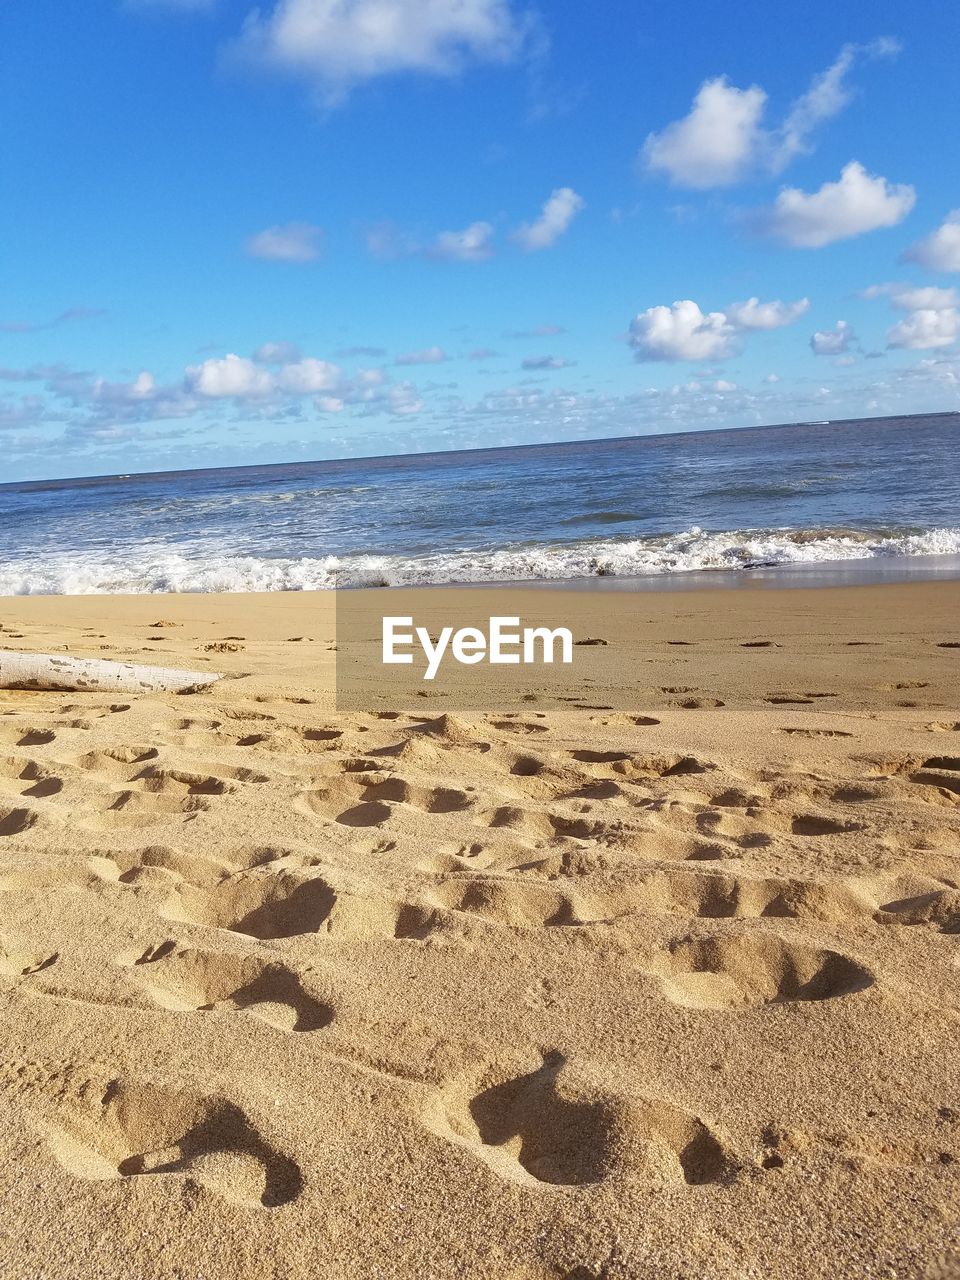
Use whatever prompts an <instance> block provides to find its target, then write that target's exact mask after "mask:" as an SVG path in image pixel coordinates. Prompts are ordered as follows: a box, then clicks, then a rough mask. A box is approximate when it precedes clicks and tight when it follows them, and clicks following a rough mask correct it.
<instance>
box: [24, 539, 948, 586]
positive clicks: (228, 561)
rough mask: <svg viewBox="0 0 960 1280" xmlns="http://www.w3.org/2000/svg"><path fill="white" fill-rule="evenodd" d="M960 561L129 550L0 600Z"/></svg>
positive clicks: (723, 553)
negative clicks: (117, 557)
mask: <svg viewBox="0 0 960 1280" xmlns="http://www.w3.org/2000/svg"><path fill="white" fill-rule="evenodd" d="M958 554H960V528H938V529H927V530H917V529H910V530H902V529H901V530H897V529H889V530H880V531H878V530H872V531H865V530H857V529H842V528H841V529H760V530H730V531H725V532H708V531H705V530H703V529H700V528H696V527H695V528H692V529H688V530H686V531H685V532H683V533H675V534H668V535H663V536H660V537H651V538H636V539H623V540H614V539H606V540H605V539H591V540H585V541H581V542H572V543H565V544H546V543H536V544H512V545H509V546H505V547H500V548H497V549H494V550H455V551H443V552H439V551H438V552H435V553H431V554H426V555H417V556H400V555H374V554H351V555H344V556H322V557H309V556H300V557H293V556H291V557H272V558H267V557H258V556H250V555H214V554H197V555H192V556H185V555H183V554H180V553H174V552H167V551H159V550H158V549H157V548H156V547H149V548H139V549H137V548H131V550H130V553H129V555H128V557H127V558H126V559H125V560H122V561H120V560H110V561H108V560H105V559H97V558H94V557H92V556H90V555H89V553H87V554H86V555H85V556H84V557H78V556H76V555H60V556H44V557H42V558H39V557H38V558H36V559H30V560H22V561H20V562H15V563H6V564H0V595H3V596H15V595H120V594H123V595H150V594H162V593H165V592H219V591H318V590H319V591H323V590H330V589H332V588H335V587H355V586H427V585H431V586H432V585H439V584H443V583H483V582H542V581H560V580H573V579H577V578H594V577H620V578H637V577H646V576H648V575H658V574H676V573H692V572H696V571H698V570H699V571H704V570H737V569H748V568H757V567H768V566H769V567H773V566H778V565H799V564H829V563H831V562H834V563H835V562H841V561H851V560H872V559H878V558H895V557H910V556H931V555H933V556H935V555H958Z"/></svg>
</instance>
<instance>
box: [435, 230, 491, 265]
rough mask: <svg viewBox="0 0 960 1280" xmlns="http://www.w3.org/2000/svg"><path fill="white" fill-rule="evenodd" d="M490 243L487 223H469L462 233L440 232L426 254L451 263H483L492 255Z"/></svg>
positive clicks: (489, 231)
mask: <svg viewBox="0 0 960 1280" xmlns="http://www.w3.org/2000/svg"><path fill="white" fill-rule="evenodd" d="M492 241H493V227H492V226H491V224H490V223H489V222H471V224H470V226H469V227H465V228H464V229H463V231H441V232H440V234H439V235H438V236H437V238H436V240H434V242H433V245H432V246H431V248H430V249H429V250H428V254H429V256H430V257H432V258H443V259H445V260H448V261H453V262H483V261H485V260H486V259H487V258H489V257H491V255H492V254H493V244H492Z"/></svg>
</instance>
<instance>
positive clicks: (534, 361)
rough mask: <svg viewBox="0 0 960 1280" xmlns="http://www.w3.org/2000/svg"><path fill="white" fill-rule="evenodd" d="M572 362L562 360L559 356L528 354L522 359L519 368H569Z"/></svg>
mask: <svg viewBox="0 0 960 1280" xmlns="http://www.w3.org/2000/svg"><path fill="white" fill-rule="evenodd" d="M573 363H574V362H573V361H572V360H564V359H562V358H561V357H560V356H528V357H527V359H526V360H524V361H522V363H521V365H520V368H521V369H569V368H570V366H571V365H572V364H573Z"/></svg>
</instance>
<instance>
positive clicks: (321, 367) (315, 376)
mask: <svg viewBox="0 0 960 1280" xmlns="http://www.w3.org/2000/svg"><path fill="white" fill-rule="evenodd" d="M339 383H340V370H339V369H338V368H337V366H336V365H335V364H329V363H328V362H327V361H326V360H316V359H314V358H313V357H312V356H305V357H303V359H301V360H297V361H295V362H294V363H293V364H285V365H284V366H283V367H282V368H281V370H280V372H279V373H278V374H277V376H276V385H277V389H278V390H279V391H286V392H290V393H291V394H293V395H314V394H316V393H317V392H320V391H332V390H333V389H334V388H335V387H337V386H338V385H339Z"/></svg>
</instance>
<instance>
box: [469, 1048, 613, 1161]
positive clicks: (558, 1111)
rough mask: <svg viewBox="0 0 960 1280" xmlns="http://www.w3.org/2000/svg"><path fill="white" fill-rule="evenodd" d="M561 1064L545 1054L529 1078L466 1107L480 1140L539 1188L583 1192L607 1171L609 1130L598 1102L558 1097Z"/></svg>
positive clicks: (500, 1087) (606, 1110)
mask: <svg viewBox="0 0 960 1280" xmlns="http://www.w3.org/2000/svg"><path fill="white" fill-rule="evenodd" d="M565 1061H566V1060H565V1059H564V1057H563V1055H562V1054H558V1053H557V1054H548V1055H547V1056H546V1057H545V1058H544V1061H543V1065H542V1066H541V1067H540V1068H538V1069H537V1070H536V1071H531V1072H530V1074H529V1075H525V1076H518V1077H517V1078H516V1079H513V1080H506V1081H504V1082H503V1084H498V1085H493V1086H492V1087H491V1088H489V1089H485V1090H484V1091H483V1092H482V1093H480V1094H478V1095H477V1096H476V1097H475V1098H473V1099H472V1101H471V1102H470V1103H469V1112H470V1116H471V1118H472V1120H473V1123H474V1124H475V1125H476V1130H477V1135H478V1137H479V1140H480V1141H481V1142H482V1143H483V1144H484V1145H485V1146H489V1147H499V1148H501V1149H502V1150H506V1151H508V1152H510V1154H512V1155H513V1156H514V1157H515V1159H516V1160H517V1162H518V1163H519V1164H520V1166H521V1167H522V1168H523V1169H525V1170H526V1172H527V1173H529V1174H530V1175H531V1176H532V1177H534V1178H536V1179H537V1181H538V1182H550V1183H555V1184H557V1185H560V1186H581V1185H583V1184H585V1183H591V1182H600V1181H601V1180H602V1179H603V1177H604V1176H605V1175H606V1173H607V1171H608V1164H609V1156H610V1154H611V1153H610V1147H611V1136H612V1124H611V1114H610V1109H609V1107H608V1106H607V1105H606V1104H605V1103H604V1102H600V1101H577V1100H573V1099H569V1098H566V1097H564V1096H562V1094H561V1093H560V1092H559V1091H558V1088H557V1082H558V1077H559V1074H560V1071H561V1070H562V1068H563V1066H564V1064H565Z"/></svg>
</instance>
